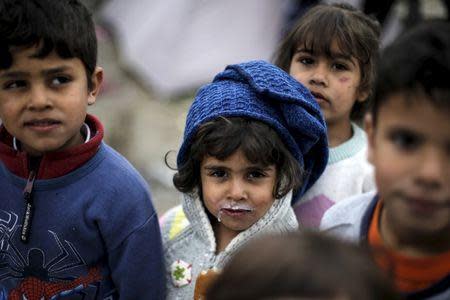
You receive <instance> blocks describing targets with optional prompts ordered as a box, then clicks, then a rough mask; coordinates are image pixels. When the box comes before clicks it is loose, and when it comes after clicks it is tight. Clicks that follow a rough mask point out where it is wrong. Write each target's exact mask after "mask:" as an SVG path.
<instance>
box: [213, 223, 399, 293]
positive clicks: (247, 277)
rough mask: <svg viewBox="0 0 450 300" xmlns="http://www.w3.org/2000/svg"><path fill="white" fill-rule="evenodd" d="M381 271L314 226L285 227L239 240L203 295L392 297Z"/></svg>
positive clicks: (367, 258)
mask: <svg viewBox="0 0 450 300" xmlns="http://www.w3.org/2000/svg"><path fill="white" fill-rule="evenodd" d="M383 275H384V274H383V273H382V272H381V271H380V270H379V269H378V268H377V266H376V264H375V263H374V262H373V261H372V260H371V258H370V256H369V255H368V253H366V252H365V251H364V250H363V249H360V248H358V247H356V246H355V245H351V244H347V243H344V242H342V241H339V240H337V239H333V238H331V237H328V236H325V235H321V234H320V233H317V232H308V231H303V232H291V233H288V234H283V235H278V236H270V235H269V236H265V237H263V238H260V239H256V240H253V241H251V242H249V243H248V244H247V245H245V246H244V247H243V248H242V249H241V250H240V251H238V253H236V255H235V256H234V257H233V258H232V259H231V261H230V262H229V264H227V265H226V266H225V268H224V269H223V271H222V273H221V274H219V276H218V277H217V279H215V280H214V282H213V283H212V284H211V285H210V287H209V289H208V290H207V292H206V297H205V299H208V300H226V299H234V300H247V299H252V300H258V299H261V300H263V299H321V300H325V299H330V300H332V299H334V300H338V299H346V300H361V299H364V300H379V299H383V300H390V299H398V297H397V295H396V294H395V292H394V290H393V288H392V286H391V283H390V282H389V280H388V279H387V277H384V276H383Z"/></svg>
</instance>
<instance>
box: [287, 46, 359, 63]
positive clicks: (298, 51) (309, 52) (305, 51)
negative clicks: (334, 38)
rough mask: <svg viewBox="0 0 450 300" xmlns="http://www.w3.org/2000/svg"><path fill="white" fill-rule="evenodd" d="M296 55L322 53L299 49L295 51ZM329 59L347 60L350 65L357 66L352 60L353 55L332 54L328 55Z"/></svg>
mask: <svg viewBox="0 0 450 300" xmlns="http://www.w3.org/2000/svg"><path fill="white" fill-rule="evenodd" d="M295 53H306V54H310V55H320V53H315V52H314V51H313V50H312V49H306V48H297V49H296V50H295ZM327 56H329V57H331V58H332V59H340V60H345V61H347V62H348V63H351V64H352V65H355V63H354V62H353V60H352V57H351V55H345V54H343V53H341V52H331V53H330V55H327Z"/></svg>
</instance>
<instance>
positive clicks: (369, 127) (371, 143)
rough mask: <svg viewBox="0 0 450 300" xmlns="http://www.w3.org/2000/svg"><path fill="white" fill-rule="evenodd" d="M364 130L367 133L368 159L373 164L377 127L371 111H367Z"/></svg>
mask: <svg viewBox="0 0 450 300" xmlns="http://www.w3.org/2000/svg"><path fill="white" fill-rule="evenodd" d="M364 130H365V131H366V134H367V142H368V147H367V159H368V160H369V162H370V163H371V164H373V161H374V157H373V156H374V154H373V151H374V147H375V128H374V124H373V117H372V114H371V113H367V114H366V115H365V117H364Z"/></svg>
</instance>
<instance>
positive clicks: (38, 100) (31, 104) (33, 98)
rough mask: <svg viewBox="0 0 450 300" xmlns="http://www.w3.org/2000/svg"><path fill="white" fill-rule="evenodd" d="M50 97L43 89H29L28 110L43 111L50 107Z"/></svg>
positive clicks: (36, 87)
mask: <svg viewBox="0 0 450 300" xmlns="http://www.w3.org/2000/svg"><path fill="white" fill-rule="evenodd" d="M51 103H52V102H51V101H50V96H49V95H48V93H47V92H46V90H45V88H43V87H39V86H34V87H32V88H31V92H30V95H29V99H28V109H30V110H43V109H48V108H50V107H51V106H52V104H51Z"/></svg>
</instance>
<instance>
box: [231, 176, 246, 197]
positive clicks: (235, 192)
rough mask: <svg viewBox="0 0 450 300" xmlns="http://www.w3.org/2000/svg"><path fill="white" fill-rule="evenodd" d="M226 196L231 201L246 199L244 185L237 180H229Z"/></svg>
mask: <svg viewBox="0 0 450 300" xmlns="http://www.w3.org/2000/svg"><path fill="white" fill-rule="evenodd" d="M228 196H229V197H230V198H231V199H233V200H244V199H247V191H246V188H245V183H244V182H242V180H239V179H234V180H231V181H230V186H229V192H228Z"/></svg>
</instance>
